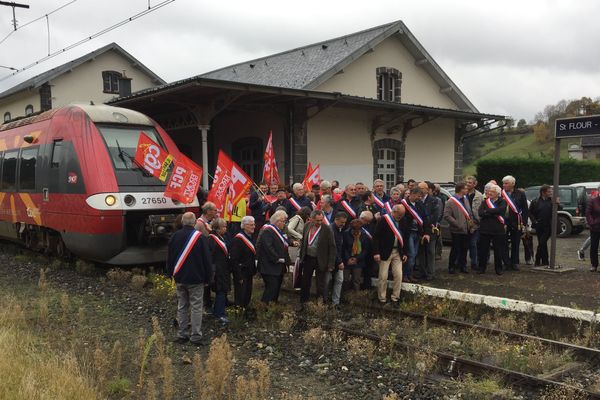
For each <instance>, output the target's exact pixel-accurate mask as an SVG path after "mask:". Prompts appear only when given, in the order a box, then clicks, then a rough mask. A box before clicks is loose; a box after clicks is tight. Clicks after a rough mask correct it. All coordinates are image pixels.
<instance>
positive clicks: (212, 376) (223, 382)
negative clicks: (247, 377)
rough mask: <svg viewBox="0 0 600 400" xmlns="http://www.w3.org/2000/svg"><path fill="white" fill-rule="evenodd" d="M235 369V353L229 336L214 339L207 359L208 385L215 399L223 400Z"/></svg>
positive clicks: (206, 373)
mask: <svg viewBox="0 0 600 400" xmlns="http://www.w3.org/2000/svg"><path fill="white" fill-rule="evenodd" d="M232 369H233V353H232V351H231V346H230V345H229V342H228V341H227V335H223V336H221V337H218V338H216V339H213V341H212V343H211V345H210V350H209V352H208V357H207V359H206V372H205V374H204V375H205V377H206V383H207V384H208V387H209V388H210V393H209V395H210V396H211V397H209V398H213V399H215V400H216V399H221V398H223V397H224V396H225V395H226V390H229V385H230V380H231V372H232Z"/></svg>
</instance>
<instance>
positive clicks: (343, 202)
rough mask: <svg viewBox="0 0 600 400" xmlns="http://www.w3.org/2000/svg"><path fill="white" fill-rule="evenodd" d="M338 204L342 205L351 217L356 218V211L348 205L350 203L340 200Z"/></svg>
mask: <svg viewBox="0 0 600 400" xmlns="http://www.w3.org/2000/svg"><path fill="white" fill-rule="evenodd" d="M340 204H341V205H342V207H344V210H346V212H347V213H348V214H349V215H350V217H352V219H354V218H356V211H354V210H353V209H352V207H351V206H350V204H348V202H347V201H346V200H342V201H340Z"/></svg>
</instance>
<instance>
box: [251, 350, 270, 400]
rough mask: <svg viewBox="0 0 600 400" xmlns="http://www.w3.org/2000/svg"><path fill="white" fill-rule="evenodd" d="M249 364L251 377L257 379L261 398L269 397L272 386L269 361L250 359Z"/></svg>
mask: <svg viewBox="0 0 600 400" xmlns="http://www.w3.org/2000/svg"><path fill="white" fill-rule="evenodd" d="M247 365H248V368H250V371H251V372H250V376H251V379H252V380H254V381H256V388H257V393H258V395H259V398H260V399H265V398H267V396H268V393H269V389H270V388H271V375H270V370H269V363H267V361H265V360H257V359H250V360H248V363H247Z"/></svg>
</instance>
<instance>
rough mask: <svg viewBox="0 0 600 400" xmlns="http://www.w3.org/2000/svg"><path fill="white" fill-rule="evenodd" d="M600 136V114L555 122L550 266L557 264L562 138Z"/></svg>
mask: <svg viewBox="0 0 600 400" xmlns="http://www.w3.org/2000/svg"><path fill="white" fill-rule="evenodd" d="M582 136H600V115H589V116H583V117H572V118H558V119H557V120H556V122H555V124H554V178H553V183H552V184H553V186H554V188H553V190H552V228H551V229H552V230H551V232H550V233H551V235H552V236H551V239H550V268H551V269H554V268H558V265H556V236H557V231H558V217H557V214H558V202H557V201H556V198H557V196H558V185H559V181H560V179H559V178H560V140H561V139H565V138H572V137H582Z"/></svg>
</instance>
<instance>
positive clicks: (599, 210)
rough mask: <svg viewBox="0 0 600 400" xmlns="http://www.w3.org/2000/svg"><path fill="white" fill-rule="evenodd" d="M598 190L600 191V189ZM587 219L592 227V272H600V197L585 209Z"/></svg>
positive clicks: (594, 199)
mask: <svg viewBox="0 0 600 400" xmlns="http://www.w3.org/2000/svg"><path fill="white" fill-rule="evenodd" d="M598 189H599V190H600V187H599V188H598ZM585 219H586V220H587V223H588V226H589V227H590V238H591V242H592V243H591V248H590V260H591V261H592V268H591V269H590V271H592V272H595V271H597V270H598V242H599V241H600V196H598V197H594V198H593V199H592V200H590V202H589V203H588V205H587V207H586V209H585Z"/></svg>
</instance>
